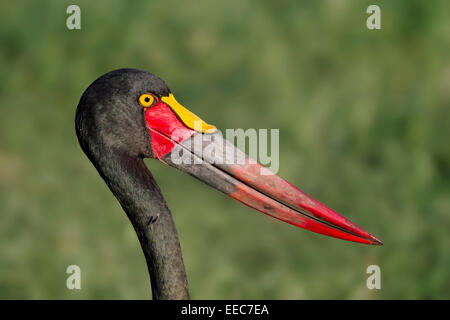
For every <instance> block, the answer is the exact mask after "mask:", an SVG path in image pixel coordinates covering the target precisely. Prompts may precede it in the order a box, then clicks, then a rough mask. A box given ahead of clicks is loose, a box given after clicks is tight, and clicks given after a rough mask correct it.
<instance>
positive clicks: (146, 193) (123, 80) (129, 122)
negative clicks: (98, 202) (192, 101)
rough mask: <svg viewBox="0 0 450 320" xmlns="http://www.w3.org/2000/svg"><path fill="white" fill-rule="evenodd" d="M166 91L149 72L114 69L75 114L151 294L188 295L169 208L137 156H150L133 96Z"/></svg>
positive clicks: (91, 88)
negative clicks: (133, 236) (135, 242)
mask: <svg viewBox="0 0 450 320" xmlns="http://www.w3.org/2000/svg"><path fill="white" fill-rule="evenodd" d="M144 92H151V93H154V94H155V95H157V96H161V95H168V94H169V93H170V90H169V88H168V87H167V85H166V84H165V83H164V81H162V80H161V79H159V78H158V77H156V76H154V75H153V74H151V73H147V72H143V71H139V70H135V69H120V70H115V71H112V72H110V73H107V74H105V75H103V76H102V77H100V78H98V79H97V80H95V81H94V82H93V83H92V84H91V85H90V86H89V87H88V88H87V89H86V91H85V92H84V93H83V95H82V97H81V99H80V102H79V104H78V108H77V111H76V117H75V127H76V133H77V136H78V140H79V142H80V145H81V148H82V149H83V151H84V152H85V153H86V155H87V156H88V158H89V160H91V162H92V163H93V164H94V166H95V167H96V168H97V170H98V172H99V173H100V175H101V177H102V178H103V179H104V180H105V182H106V184H107V185H108V187H109V189H110V190H111V191H112V193H113V194H114V196H115V197H116V198H117V199H118V200H119V202H120V205H121V206H122V208H123V209H124V211H125V212H126V214H127V215H128V218H129V219H130V221H131V223H132V224H133V227H134V229H135V230H136V233H137V235H138V238H139V241H140V243H141V246H142V250H143V252H144V254H145V258H146V261H147V265H148V269H149V273H150V279H151V284H152V293H153V298H154V299H187V298H189V293H188V286H187V279H186V272H185V269H184V264H183V259H182V255H181V249H180V244H179V240H178V235H177V231H176V229H175V225H174V222H173V220H172V216H171V213H170V210H169V209H168V207H167V204H166V202H165V200H164V198H163V196H162V194H161V191H160V189H159V187H158V185H157V184H156V182H155V180H154V178H153V176H152V175H151V173H150V171H149V170H148V169H147V167H146V166H145V164H144V161H143V158H146V157H148V158H150V157H152V156H153V154H152V150H151V143H150V139H151V138H150V134H149V132H148V130H147V129H146V125H145V119H144V110H143V108H142V107H141V106H140V105H139V103H138V98H139V95H140V94H142V93H144Z"/></svg>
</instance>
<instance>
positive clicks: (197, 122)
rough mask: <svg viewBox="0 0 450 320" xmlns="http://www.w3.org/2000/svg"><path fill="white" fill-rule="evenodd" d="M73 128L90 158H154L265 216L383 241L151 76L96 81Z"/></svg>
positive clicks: (117, 75) (122, 72) (115, 75)
mask: <svg viewBox="0 0 450 320" xmlns="http://www.w3.org/2000/svg"><path fill="white" fill-rule="evenodd" d="M76 130H77V135H78V139H79V141H80V144H81V147H82V148H83V150H84V151H85V153H86V154H87V155H88V157H89V158H90V159H91V160H93V159H95V160H96V161H97V162H98V161H101V158H102V157H103V158H104V157H108V154H111V153H116V152H118V153H121V154H127V155H128V156H131V157H140V158H155V159H158V160H160V161H162V162H164V163H166V164H168V165H169V166H172V167H174V168H177V169H179V170H181V171H184V172H186V173H188V174H190V175H192V176H194V177H196V178H198V179H199V180H201V181H203V182H205V183H207V184H208V185H210V186H211V187H213V188H215V189H218V190H220V191H222V192H223V193H225V194H227V195H228V196H230V197H232V198H234V199H236V200H238V201H239V202H242V203H243V204H245V205H247V206H249V207H251V208H253V209H255V210H257V211H260V212H262V213H264V214H266V215H268V216H271V217H274V218H276V219H279V220H282V221H284V222H287V223H290V224H292V225H295V226H298V227H301V228H304V229H308V230H311V231H313V232H316V233H320V234H324V235H327V236H332V237H336V238H340V239H345V240H349V241H354V242H360V243H366V244H376V245H379V244H382V243H381V241H380V240H378V239H377V238H376V237H374V236H373V235H372V234H370V233H368V232H367V231H365V230H363V229H362V228H360V227H358V226H357V225H355V224H353V223H352V222H351V221H349V220H348V219H346V218H344V217H343V216H341V215H339V214H338V213H336V212H334V211H333V210H331V209H329V208H328V207H326V206H325V205H323V204H322V203H320V202H319V201H317V200H315V199H313V198H312V197H310V196H308V195H307V194H305V193H304V192H302V191H301V190H300V189H298V188H296V187H294V186H293V185H292V184H290V183H288V182H287V181H285V180H284V179H282V178H281V177H279V176H278V175H276V174H274V173H272V172H270V171H269V170H268V169H267V168H265V167H263V166H262V165H260V164H258V163H257V162H256V161H254V160H253V159H251V158H250V157H249V156H247V155H246V154H245V153H244V152H242V151H241V150H239V149H238V148H236V147H234V145H233V144H232V143H230V142H229V141H227V140H226V139H223V137H222V135H221V133H220V131H219V130H218V129H217V128H216V127H215V126H213V125H210V124H208V123H206V122H205V121H203V120H201V119H200V118H199V117H198V116H197V115H195V114H194V113H192V112H191V111H189V110H188V109H187V108H185V107H184V106H183V105H181V104H180V103H179V102H178V101H177V100H176V98H175V96H174V95H173V94H172V92H171V91H170V90H169V88H168V87H167V85H166V84H165V83H164V81H163V80H161V79H160V78H158V77H156V76H155V75H153V74H151V73H148V72H144V71H140V70H135V69H119V70H115V71H112V72H109V73H107V74H105V75H103V76H101V77H100V78H98V79H97V80H95V81H94V82H93V83H92V84H91V85H90V86H89V87H88V88H87V89H86V91H85V92H84V94H83V96H82V97H81V99H80V103H79V105H78V108H77V114H76ZM207 151H208V152H207ZM230 159H231V161H230ZM220 160H222V161H220ZM93 162H94V161H93Z"/></svg>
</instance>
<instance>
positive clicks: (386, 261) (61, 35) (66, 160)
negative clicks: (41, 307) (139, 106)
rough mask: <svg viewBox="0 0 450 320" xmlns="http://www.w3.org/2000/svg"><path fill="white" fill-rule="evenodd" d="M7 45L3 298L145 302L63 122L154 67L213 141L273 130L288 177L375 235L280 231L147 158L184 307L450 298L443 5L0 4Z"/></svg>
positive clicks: (132, 239) (126, 241)
mask: <svg viewBox="0 0 450 320" xmlns="http://www.w3.org/2000/svg"><path fill="white" fill-rule="evenodd" d="M73 3H75V4H78V5H79V6H80V7H81V27H82V29H81V30H78V31H69V30H68V29H67V28H66V18H67V16H68V15H67V14H66V8H67V6H68V5H69V4H73ZM370 4H378V5H379V6H380V7H381V22H382V29H381V30H378V31H376V30H375V31H371V30H368V29H367V28H366V18H367V17H368V14H366V8H367V7H368V5H370ZM0 40H1V49H0V70H1V75H0V298H18V299H21V298H31V299H80V298H85V299H105V298H112V299H136V298H139V299H140V298H151V292H150V289H149V288H150V287H149V281H148V274H147V268H146V264H145V260H144V257H143V254H142V253H141V249H140V246H139V243H138V240H137V237H136V235H135V233H134V230H133V228H132V226H131V224H130V223H129V221H128V219H127V217H126V215H125V214H124V213H123V211H122V210H121V208H120V206H119V204H118V202H117V201H116V200H115V198H114V197H113V196H112V194H111V193H110V191H109V190H108V188H107V187H106V185H105V184H104V182H103V181H102V180H101V178H100V177H99V175H98V174H97V172H96V170H95V169H94V167H93V166H92V165H91V163H90V162H89V161H88V159H87V158H86V157H85V155H84V154H83V153H82V151H81V149H80V147H79V145H78V141H77V139H76V136H75V130H74V114H75V109H76V106H77V103H78V100H79V98H80V96H81V94H82V92H83V91H84V90H85V89H86V87H87V86H88V85H89V84H90V83H91V82H92V81H93V80H94V79H96V78H97V77H99V76H100V75H102V74H103V73H105V72H108V71H110V70H113V69H116V68H121V67H134V68H139V69H143V70H147V71H150V72H153V73H155V74H156V75H159V76H160V77H161V78H163V79H164V80H165V81H166V82H167V83H168V85H169V87H170V88H171V89H172V91H173V92H174V94H175V96H176V97H177V98H178V100H179V101H181V102H182V103H183V104H184V105H186V106H187V107H189V108H190V109H191V110H192V111H193V112H195V113H196V114H198V115H199V116H201V117H202V118H204V119H205V120H206V121H207V122H209V123H212V124H215V125H216V126H217V127H219V128H220V129H222V130H223V129H225V128H245V129H247V128H279V129H280V170H279V174H280V175H281V176H282V177H285V178H288V180H289V181H291V182H292V183H294V184H296V185H298V186H299V187H301V189H303V190H304V191H305V192H307V193H309V194H311V195H312V196H314V197H315V198H317V199H319V200H321V201H322V202H324V203H325V204H326V205H328V206H329V207H331V208H333V209H335V210H336V211H337V212H340V213H342V214H343V215H345V216H346V217H348V218H350V219H351V220H353V221H354V222H356V223H357V224H359V225H361V226H362V227H363V228H365V229H367V230H368V231H370V232H372V233H374V234H375V235H376V236H378V237H379V238H380V239H382V240H383V241H384V243H385V245H384V246H383V247H371V246H364V245H359V244H354V243H350V242H346V241H341V240H336V239H331V238H327V237H324V236H321V235H317V234H314V233H312V232H308V231H304V230H302V229H298V228H295V227H292V226H290V225H287V224H284V223H281V222H277V221H274V220H272V219H270V218H267V217H266V216H263V215H261V214H258V213H256V212H254V211H252V210H250V209H248V208H246V207H244V206H242V205H240V204H238V203H236V202H234V201H230V200H229V199H228V198H227V197H226V196H224V195H223V194H221V193H219V192H217V191H214V190H213V189H210V188H209V187H207V186H206V185H204V184H202V183H201V182H199V181H197V180H195V179H192V178H191V177H189V176H187V175H184V174H180V173H179V172H177V171H176V170H173V169H170V168H169V167H166V166H164V165H163V164H161V163H159V162H157V161H155V160H146V163H147V165H148V167H149V168H150V169H151V171H152V172H153V174H154V175H155V177H156V179H157V181H158V183H159V184H160V186H161V188H162V190H163V193H164V195H165V197H166V199H167V201H168V204H169V207H170V208H171V209H172V212H173V215H174V219H175V222H176V225H177V228H178V231H179V236H180V240H181V245H182V249H183V253H184V260H185V264H186V268H187V273H188V279H189V283H190V288H191V295H192V297H193V298H194V299H223V298H230V299H241V298H245V299H259V298H261V299H316V298H318V299H329V298H330V299H334V298H337V299H391V298H399V299H411V298H425V299H430V298H450V254H449V244H450V236H449V230H450V214H449V213H450V196H449V194H450V184H449V178H450V147H449V137H450V109H449V107H450V59H449V53H450V2H448V1H432V2H431V1H400V0H397V1H357V0H354V1H349V0H348V1H344V0H340V1H337V0H329V1H317V2H313V1H288V0H283V1H241V0H232V1H222V2H215V1H207V0H202V1H159V2H157V3H156V2H150V1H106V0H103V1H96V2H95V3H94V2H93V1H75V2H71V1H13V2H11V1H6V0H2V1H1V10H0ZM205 203H207V204H208V209H205V206H204V205H205ZM71 264H76V265H79V266H80V267H81V272H82V289H81V290H73V291H71V290H68V289H67V288H66V278H67V276H68V275H67V274H66V273H65V271H66V268H67V266H68V265H71ZM371 264H376V265H379V266H380V268H381V277H382V289H381V290H368V289H367V288H366V279H367V277H368V275H367V274H366V268H367V266H369V265H371Z"/></svg>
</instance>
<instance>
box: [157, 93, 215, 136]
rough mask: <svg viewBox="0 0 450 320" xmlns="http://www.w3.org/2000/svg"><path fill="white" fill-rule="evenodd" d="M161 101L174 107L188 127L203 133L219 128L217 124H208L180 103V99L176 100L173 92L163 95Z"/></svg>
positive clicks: (212, 131)
mask: <svg viewBox="0 0 450 320" xmlns="http://www.w3.org/2000/svg"><path fill="white" fill-rule="evenodd" d="M161 101H163V102H164V103H166V104H167V105H169V106H170V108H172V110H173V111H174V112H175V113H176V114H177V115H178V117H179V118H180V119H181V121H183V123H184V125H185V126H186V127H188V128H190V129H192V130H195V131H199V132H202V133H214V132H216V131H217V128H216V127H215V126H213V125H210V124H207V123H206V122H204V121H203V120H202V119H200V118H199V117H198V116H196V115H195V114H193V113H192V112H190V111H189V110H188V109H186V108H185V107H183V106H182V105H181V104H179V103H178V101H177V100H175V97H174V96H173V94H170V95H169V96H166V97H161Z"/></svg>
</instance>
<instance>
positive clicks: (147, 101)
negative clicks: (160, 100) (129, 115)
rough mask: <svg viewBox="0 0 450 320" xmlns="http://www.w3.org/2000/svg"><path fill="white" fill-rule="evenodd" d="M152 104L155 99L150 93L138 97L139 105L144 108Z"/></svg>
mask: <svg viewBox="0 0 450 320" xmlns="http://www.w3.org/2000/svg"><path fill="white" fill-rule="evenodd" d="M153 102H155V97H154V96H152V95H151V94H150V93H144V94H143V95H141V96H140V97H139V103H140V104H141V106H143V107H145V108H146V107H150V106H152V104H153Z"/></svg>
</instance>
